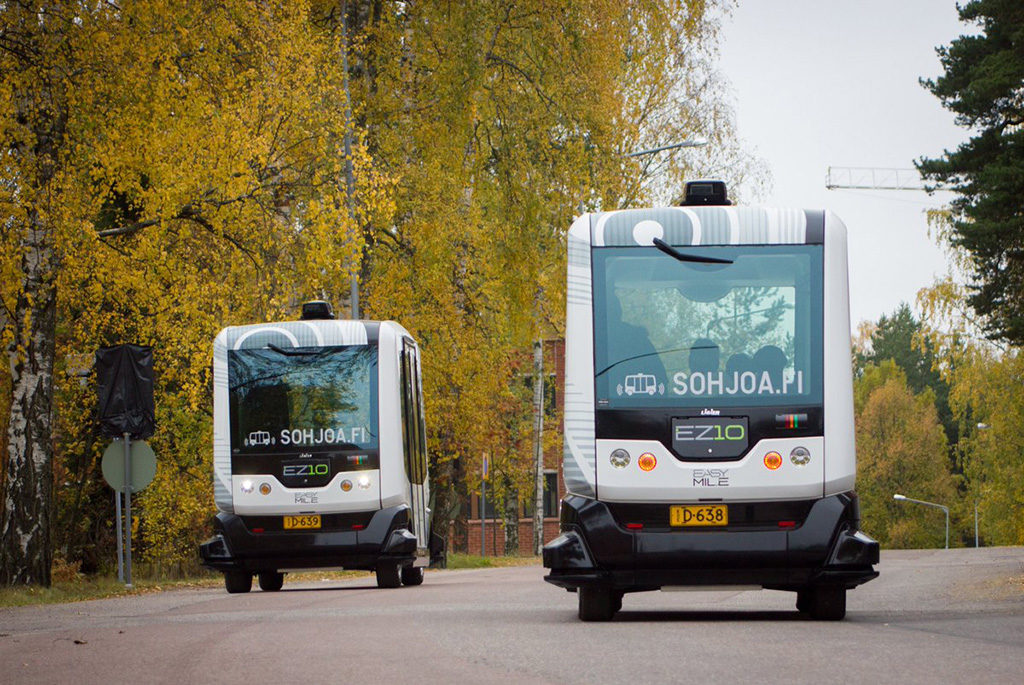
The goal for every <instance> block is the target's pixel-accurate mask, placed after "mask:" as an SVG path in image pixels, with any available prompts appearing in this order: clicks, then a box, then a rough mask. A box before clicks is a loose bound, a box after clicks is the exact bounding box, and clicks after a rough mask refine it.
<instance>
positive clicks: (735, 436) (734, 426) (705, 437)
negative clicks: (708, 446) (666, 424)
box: [675, 423, 747, 442]
mask: <svg viewBox="0 0 1024 685" xmlns="http://www.w3.org/2000/svg"><path fill="white" fill-rule="evenodd" d="M675 428H676V433H675V439H676V440H680V441H682V440H694V441H710V442H719V441H722V440H727V441H736V440H745V439H746V437H747V429H746V427H745V426H744V425H743V424H742V423H730V424H725V425H723V424H720V423H719V424H701V423H686V424H677V425H676V427H675Z"/></svg>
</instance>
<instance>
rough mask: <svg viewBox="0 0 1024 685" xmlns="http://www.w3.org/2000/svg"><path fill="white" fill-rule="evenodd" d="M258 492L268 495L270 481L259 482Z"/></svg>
mask: <svg viewBox="0 0 1024 685" xmlns="http://www.w3.org/2000/svg"><path fill="white" fill-rule="evenodd" d="M260 494H261V495H269V494H270V483H260Z"/></svg>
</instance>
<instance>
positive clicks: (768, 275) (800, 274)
mask: <svg viewBox="0 0 1024 685" xmlns="http://www.w3.org/2000/svg"><path fill="white" fill-rule="evenodd" d="M676 249H677V250H678V251H679V252H681V253H684V254H688V253H691V252H692V253H693V254H697V255H702V256H713V257H717V258H721V259H726V260H732V263H721V264H701V263H693V262H687V261H678V260H677V259H674V258H673V257H671V256H669V255H666V254H664V253H662V252H661V251H659V250H657V249H656V248H653V247H651V248H640V247H627V248H596V249H594V251H593V265H594V266H593V268H594V352H595V383H596V393H597V395H596V399H597V406H598V408H607V409H615V408H622V409H628V408H634V407H714V406H772V405H792V404H820V403H821V396H822V379H821V376H822V320H823V316H822V246H821V245H743V246H740V245H733V246H723V247H705V246H701V247H699V248H698V247H694V248H689V247H680V248H676Z"/></svg>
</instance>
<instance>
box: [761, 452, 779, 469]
mask: <svg viewBox="0 0 1024 685" xmlns="http://www.w3.org/2000/svg"><path fill="white" fill-rule="evenodd" d="M764 465H765V466H766V467H768V469H770V470H772V471H774V470H775V469H777V468H779V467H780V466H782V455H781V454H779V453H778V452H769V453H768V454H766V455H764Z"/></svg>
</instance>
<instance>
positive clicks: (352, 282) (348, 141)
mask: <svg viewBox="0 0 1024 685" xmlns="http://www.w3.org/2000/svg"><path fill="white" fill-rule="evenodd" d="M341 69H342V84H343V86H344V88H345V139H344V145H345V204H346V205H347V206H348V218H349V220H350V221H351V224H352V227H353V228H354V229H355V228H357V226H356V208H355V194H356V179H355V174H354V173H353V171H352V95H351V93H350V92H349V86H348V3H347V2H343V3H342V4H341ZM353 239H354V238H353ZM358 270H359V260H358V259H357V258H355V257H353V259H352V273H351V277H350V279H349V297H350V301H351V304H352V309H351V316H352V320H353V321H355V320H357V319H358V318H359V274H358Z"/></svg>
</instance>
